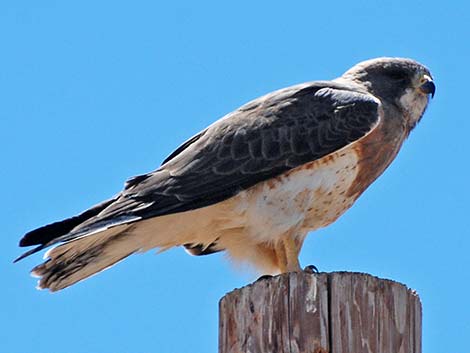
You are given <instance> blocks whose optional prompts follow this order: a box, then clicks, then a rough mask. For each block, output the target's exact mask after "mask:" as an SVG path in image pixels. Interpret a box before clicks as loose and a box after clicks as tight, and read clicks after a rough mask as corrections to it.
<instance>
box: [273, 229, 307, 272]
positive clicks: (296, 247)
mask: <svg viewBox="0 0 470 353" xmlns="http://www.w3.org/2000/svg"><path fill="white" fill-rule="evenodd" d="M301 246H302V241H299V240H296V239H295V238H294V237H292V236H290V234H289V233H288V234H286V235H284V236H283V237H282V240H281V241H280V242H278V243H277V244H276V246H275V252H276V255H277V260H278V266H279V270H280V271H281V273H285V272H301V271H302V269H301V268H300V264H299V258H298V256H299V252H300V248H301Z"/></svg>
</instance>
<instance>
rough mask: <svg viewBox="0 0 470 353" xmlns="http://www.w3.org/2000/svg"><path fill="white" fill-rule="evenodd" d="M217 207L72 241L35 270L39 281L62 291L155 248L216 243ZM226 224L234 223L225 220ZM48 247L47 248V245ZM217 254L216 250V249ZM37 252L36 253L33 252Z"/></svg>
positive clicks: (99, 231) (42, 285)
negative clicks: (137, 253)
mask: <svg viewBox="0 0 470 353" xmlns="http://www.w3.org/2000/svg"><path fill="white" fill-rule="evenodd" d="M214 209H217V207H214V206H212V207H211V206H209V207H206V208H202V209H197V210H193V211H187V212H182V213H178V214H171V215H166V216H160V217H155V218H149V219H145V220H140V221H136V222H130V223H124V224H116V223H114V224H116V225H113V226H111V227H110V228H106V227H98V226H97V229H96V230H95V231H91V232H88V233H85V234H83V235H81V236H80V235H79V236H77V237H74V236H71V237H68V236H67V235H64V236H63V237H61V238H59V239H64V241H65V242H64V243H62V244H60V245H58V246H56V247H54V248H52V249H51V250H49V251H48V252H46V254H45V255H44V258H45V259H46V261H45V262H44V263H42V264H40V265H38V266H36V267H35V268H34V269H33V270H32V274H33V275H34V276H37V277H39V278H40V279H39V283H38V287H39V288H40V289H45V288H48V289H50V290H51V291H58V290H61V289H63V288H66V287H68V286H71V285H72V284H74V283H76V282H78V281H81V280H83V279H86V278H88V277H90V276H92V275H94V274H95V273H98V272H100V271H103V270H105V269H107V268H108V267H110V266H112V265H114V264H115V263H117V262H119V261H121V260H123V259H124V258H126V257H127V256H129V255H131V254H133V253H136V252H144V251H147V250H149V249H152V248H158V249H159V251H164V250H167V249H169V248H172V247H175V246H181V245H186V244H206V245H207V246H206V247H210V245H211V244H213V243H214V242H216V240H217V237H218V234H219V233H218V232H217V231H216V229H220V228H221V226H220V223H214V215H215V214H217V213H218V212H217V211H215V210H214ZM221 223H223V224H228V223H230V220H227V219H225V218H224V219H223V220H222V221H221ZM45 246H47V244H46V245H45ZM212 250H213V249H212ZM34 251H36V250H34V249H33V252H34Z"/></svg>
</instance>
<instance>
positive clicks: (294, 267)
mask: <svg viewBox="0 0 470 353" xmlns="http://www.w3.org/2000/svg"><path fill="white" fill-rule="evenodd" d="M434 92H435V85H434V83H433V79H432V75H431V73H430V71H429V70H428V69H427V68H426V67H425V66H423V65H422V64H420V63H418V62H416V61H414V60H411V59H402V58H377V59H372V60H368V61H364V62H361V63H359V64H357V65H355V66H354V67H352V68H351V69H349V70H348V71H346V72H345V73H344V74H343V75H342V76H341V77H339V78H336V79H334V80H332V81H313V82H308V83H303V84H299V85H295V86H292V87H288V88H284V89H281V90H278V91H275V92H272V93H270V94H267V95H265V96H263V97H260V98H258V99H255V100H253V101H251V102H249V103H248V104H245V105H243V106H242V107H240V108H238V109H237V110H235V111H233V112H231V113H229V114H227V115H226V116H224V117H222V118H221V119H220V120H218V121H216V122H215V123H213V124H212V125H210V126H208V127H207V128H206V129H204V130H203V131H201V132H199V133H198V134H196V135H194V136H193V137H191V138H190V139H189V140H187V141H186V142H184V143H183V144H182V145H181V146H180V147H178V148H177V149H176V150H175V151H174V152H173V153H171V154H170V155H169V156H168V157H167V158H166V159H165V160H164V161H163V163H162V165H161V166H160V167H159V168H158V169H156V170H155V171H152V172H150V173H148V174H144V175H139V176H135V177H133V178H131V179H129V180H128V181H127V182H126V184H125V187H124V190H123V191H121V192H120V193H119V194H117V195H116V196H114V197H113V198H111V199H109V200H106V201H103V202H102V203H100V204H98V205H96V206H94V207H92V208H90V209H88V210H86V211H84V212H83V213H81V214H79V215H77V216H74V217H71V218H68V219H65V220H62V221H59V222H55V223H52V224H49V225H46V226H43V227H41V228H38V229H36V230H33V231H31V232H29V233H27V234H26V235H25V236H24V237H23V238H22V239H21V241H20V246H32V245H36V247H35V248H33V249H32V250H30V251H28V252H26V253H25V254H23V255H22V256H20V257H19V258H18V259H17V260H19V259H22V258H24V257H26V256H28V255H31V254H33V253H35V252H38V251H40V250H43V249H45V248H47V247H49V246H52V245H55V247H53V248H51V249H50V250H49V251H47V252H46V254H45V262H44V263H42V264H40V265H38V266H36V267H35V268H34V269H33V270H32V274H33V275H35V276H38V277H39V278H40V279H39V284H38V286H39V288H48V289H49V290H51V291H57V290H60V289H63V288H65V287H68V286H70V285H72V284H74V283H76V282H78V281H81V280H83V279H85V278H87V277H89V276H91V275H93V274H95V273H97V272H99V271H102V270H104V269H106V268H108V267H110V266H112V265H114V264H115V263H117V262H119V261H121V260H123V259H124V258H126V257H127V256H129V255H131V254H134V253H138V252H143V251H147V250H149V249H153V248H156V249H159V251H164V250H167V249H170V248H173V247H176V246H184V247H185V248H186V250H187V251H188V252H189V253H190V254H192V255H207V254H211V253H214V252H218V251H227V252H228V254H229V256H230V257H231V258H232V259H234V260H236V261H245V262H248V263H250V264H251V265H253V266H254V267H255V268H257V269H258V270H259V271H260V273H262V274H275V273H283V272H290V271H300V270H301V268H300V265H299V261H298V255H299V252H300V249H301V247H302V244H303V242H304V240H305V237H306V236H307V233H308V232H309V231H312V230H316V229H318V228H321V227H325V226H327V225H329V224H331V223H332V222H334V221H335V220H336V219H338V217H340V216H341V215H342V214H343V213H344V212H345V211H346V210H347V209H348V208H350V207H351V205H352V204H353V203H354V202H355V201H356V199H357V198H358V197H359V196H360V195H361V194H362V193H363V192H364V190H366V188H367V187H368V186H369V185H370V184H371V183H372V182H373V181H374V180H375V179H376V178H377V177H378V176H379V175H380V174H382V172H383V171H384V170H385V168H387V167H388V165H389V164H390V163H391V162H392V160H393V159H394V158H395V156H396V155H397V153H398V151H399V150H400V148H401V146H402V144H403V141H404V140H405V139H406V138H407V137H408V134H409V133H410V131H411V130H412V129H413V128H414V127H415V126H416V124H417V123H418V122H419V121H420V119H421V117H422V116H423V113H424V111H425V109H426V107H427V105H428V102H429V99H430V96H431V97H432V96H434Z"/></svg>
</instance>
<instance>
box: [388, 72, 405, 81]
mask: <svg viewBox="0 0 470 353" xmlns="http://www.w3.org/2000/svg"><path fill="white" fill-rule="evenodd" d="M387 76H388V77H390V78H391V79H392V80H396V81H401V80H406V78H407V77H408V75H407V73H406V72H405V71H403V70H390V71H388V72H387Z"/></svg>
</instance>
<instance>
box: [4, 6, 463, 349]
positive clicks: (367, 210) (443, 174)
mask: <svg viewBox="0 0 470 353" xmlns="http://www.w3.org/2000/svg"><path fill="white" fill-rule="evenodd" d="M469 13H470V5H469V3H468V2H464V1H454V2H447V3H446V4H445V5H443V3H442V1H433V0H427V1H394V2H390V3H388V4H385V3H380V4H379V2H377V4H376V2H372V1H371V2H367V1H343V2H333V1H332V2H326V1H323V2H320V1H292V2H286V1H283V2H280V1H279V2H277V1H237V2H236V4H228V3H223V2H216V1H214V2H208V1H202V0H201V1H174V2H172V3H170V2H161V3H158V2H157V1H133V2H122V1H79V2H72V1H67V2H65V1H48V0H44V1H21V2H20V1H7V0H5V1H2V2H1V4H0V43H1V55H0V150H1V152H0V165H1V168H0V184H1V186H2V202H1V204H0V214H1V216H0V217H1V227H2V234H1V240H0V241H1V243H0V245H1V249H2V256H1V258H0V269H1V270H0V271H1V272H0V273H1V276H2V278H1V282H2V283H1V290H0V352H1V353H17V352H21V353H31V352H34V353H78V352H83V353H85V352H86V353H89V352H110V353H111V352H112V353H116V352H117V353H119V352H133V353H139V352H142V353H143V352H177V353H182V352H217V328H218V318H217V314H218V300H219V299H220V298H221V297H222V296H223V295H224V294H225V293H226V292H228V291H230V290H232V289H233V288H235V287H240V286H243V285H244V284H246V283H248V282H250V281H252V280H253V279H254V277H253V276H252V275H250V274H246V273H243V272H240V271H237V270H236V269H235V270H234V269H233V266H231V265H230V264H229V263H228V262H227V261H226V260H225V259H224V256H223V255H220V254H217V255H213V256H210V257H202V258H201V257H200V258H195V257H189V256H187V255H186V254H185V253H184V251H183V250H181V249H175V250H172V251H169V252H167V253H164V254H162V255H159V256H155V255H154V254H153V253H151V252H149V253H147V254H145V255H139V256H132V257H131V258H129V259H127V260H126V261H125V262H123V263H121V264H119V265H118V266H116V267H114V268H112V269H110V270H108V271H106V272H104V273H102V274H100V275H99V276H96V277H93V278H91V279H89V280H87V281H85V282H82V283H80V284H78V285H76V286H74V287H72V288H69V289H67V290H64V291H63V292H59V293H57V294H50V293H48V292H44V291H43V292H40V291H37V290H35V289H34V286H35V280H33V279H32V278H30V277H29V276H28V271H29V269H30V268H31V267H32V266H33V265H35V264H36V263H38V261H40V255H38V256H34V257H32V258H28V259H26V260H24V261H22V262H20V263H18V264H15V265H13V264H12V260H13V259H14V258H15V257H16V256H17V255H19V254H20V251H21V250H20V249H19V248H17V242H18V240H19V238H20V237H21V236H22V234H23V233H24V232H26V231H28V230H30V229H32V228H34V227H37V226H41V225H43V224H45V223H48V222H52V221H55V220H58V219H61V218H64V217H67V216H70V215H73V214H75V213H78V212H79V211H81V210H83V209H85V208H86V207H88V206H90V205H93V204H95V203H96V202H98V201H100V200H102V199H104V198H107V197H109V196H111V195H113V194H114V193H115V192H117V191H119V190H120V189H121V188H122V186H123V182H124V180H125V179H126V178H127V177H129V176H132V175H135V174H139V173H143V172H147V171H150V170H152V169H154V168H156V167H157V166H158V165H159V163H160V161H161V160H162V159H163V158H164V157H165V156H167V155H168V154H169V153H170V152H171V151H172V150H173V149H174V148H176V147H177V146H178V144H179V143H181V142H182V141H183V140H185V139H186V138H188V137H189V136H191V135H192V134H194V133H196V132H198V131H199V130H201V129H202V128H204V127H205V126H206V125H208V124H209V123H211V122H213V121H214V120H216V119H218V118H219V117H221V116H222V115H224V114H226V113H228V112H230V111H231V110H233V109H235V108H237V107H238V106H239V105H241V104H243V103H245V102H247V101H248V100H251V99H253V98H255V97H257V96H260V95H262V94H264V93H267V92H269V91H272V90H275V89H278V88H281V87H284V86H288V85H291V84H295V83H299V82H303V81H309V80H315V79H330V78H334V77H337V76H339V75H340V74H341V73H342V72H344V71H345V70H346V69H348V68H349V67H351V66H352V65H354V64H355V63H357V62H359V61H362V60H364V59H368V58H372V57H377V56H403V57H411V58H415V59H417V60H419V61H421V62H422V63H424V64H426V65H427V66H429V68H431V70H432V72H433V74H434V76H435V81H436V85H437V92H436V97H435V99H434V100H433V101H432V103H431V105H430V107H429V109H428V112H427V113H426V115H425V117H424V119H423V121H422V123H421V124H420V125H419V126H418V127H417V128H416V130H415V131H414V132H413V133H412V135H411V137H410V139H409V140H408V141H407V142H406V143H405V145H404V147H403V149H402V151H401V153H400V154H399V156H398V158H397V159H396V160H395V162H394V163H393V164H392V166H391V167H390V168H389V169H388V170H387V171H386V172H385V173H384V175H383V176H382V177H381V178H380V179H379V180H378V181H377V182H376V183H375V184H374V185H372V186H371V187H370V188H369V189H368V191H367V192H366V193H365V194H364V195H363V196H362V197H361V198H360V199H359V201H358V202H357V203H356V204H355V205H354V206H353V207H352V209H351V210H350V211H349V212H347V213H346V214H345V215H344V216H343V217H342V218H341V219H340V220H339V221H338V222H336V223H335V224H333V225H332V226H330V227H328V228H327V229H324V230H321V231H318V232H316V233H315V234H311V235H310V237H309V238H308V239H307V241H306V244H305V246H304V248H303V251H302V254H301V261H302V262H303V264H309V263H314V264H316V265H317V266H318V267H319V268H320V269H321V270H323V271H334V270H349V271H363V272H368V273H371V274H374V275H377V276H381V277H386V278H391V279H395V280H397V281H400V282H403V283H406V284H407V285H408V286H410V287H411V288H414V289H416V290H417V291H418V292H419V294H420V296H421V299H422V302H423V307H424V319H423V324H424V335H423V343H424V352H427V353H438V352H439V353H441V352H463V351H465V350H466V349H468V344H467V338H468V337H467V336H468V333H469V332H470V319H469V317H470V306H469V305H467V303H468V296H469V291H470V285H469V282H470V281H469V279H470V276H469V274H468V271H469V266H470V261H469V250H470V237H469V235H470V231H469V210H470V208H469V206H468V198H469V196H470V192H469V187H468V184H469V170H470V169H469V165H468V161H469V148H468V143H469V132H470V116H469V113H468V102H469V88H470V87H469V80H470V78H469V77H470V75H469V63H470V44H469V43H470V39H469V38H470V15H469Z"/></svg>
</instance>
